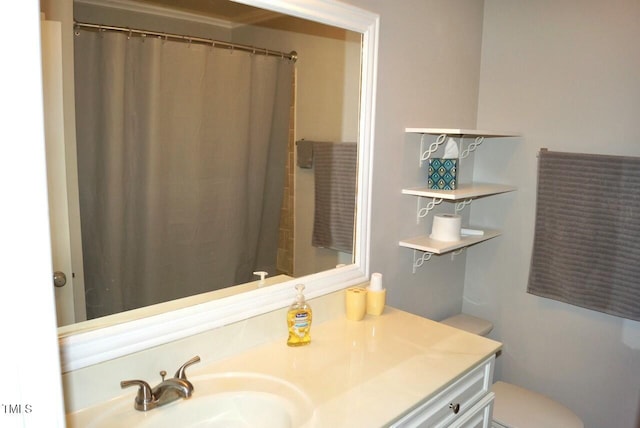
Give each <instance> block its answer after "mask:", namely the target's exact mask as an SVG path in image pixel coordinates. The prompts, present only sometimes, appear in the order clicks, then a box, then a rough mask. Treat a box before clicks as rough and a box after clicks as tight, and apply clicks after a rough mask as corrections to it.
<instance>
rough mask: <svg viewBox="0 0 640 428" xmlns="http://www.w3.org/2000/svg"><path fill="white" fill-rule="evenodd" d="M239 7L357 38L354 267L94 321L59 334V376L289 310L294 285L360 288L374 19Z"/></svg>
mask: <svg viewBox="0 0 640 428" xmlns="http://www.w3.org/2000/svg"><path fill="white" fill-rule="evenodd" d="M237 3H243V4H246V5H251V6H255V7H259V8H262V9H265V10H271V11H274V12H277V13H282V14H287V15H291V16H295V17H298V18H303V19H306V20H310V21H315V22H319V23H322V24H326V25H331V26H335V27H339V28H344V29H347V30H350V31H354V32H357V33H360V34H361V35H362V52H361V67H360V72H361V79H360V88H359V89H360V90H359V105H360V108H359V117H358V125H357V140H358V168H357V183H358V188H357V192H356V195H357V196H356V197H357V201H356V207H357V208H356V221H355V239H354V248H353V250H354V251H353V253H354V259H353V263H351V264H347V265H345V266H340V267H336V268H335V269H329V270H323V271H321V272H317V273H313V274H311V275H307V276H304V277H302V278H297V279H295V280H285V281H284V282H281V283H278V284H274V285H271V286H269V287H262V288H260V287H258V288H255V287H251V288H246V289H245V288H244V287H243V286H238V289H237V290H233V289H231V290H229V291H226V292H223V293H221V294H220V293H218V294H217V295H215V296H214V295H211V296H209V295H199V296H194V297H192V298H186V299H178V300H176V301H170V302H166V303H163V304H160V305H155V307H149V308H142V309H141V310H139V311H137V313H136V314H135V316H132V315H131V314H127V313H124V314H123V316H122V317H121V318H120V319H119V320H118V321H117V323H115V324H114V323H113V322H112V321H111V320H108V319H97V320H94V321H95V322H94V323H93V324H92V325H91V326H90V328H88V329H82V328H80V329H77V328H76V329H74V328H65V329H61V331H60V346H61V353H62V364H63V371H69V370H74V369H78V368H81V367H85V366H88V365H91V364H96V363H99V362H101V361H105V360H108V359H111V358H116V357H118V356H122V355H126V354H128V353H132V352H136V351H138V350H141V349H146V348H148V347H151V346H157V345H160V344H162V343H167V342H169V341H173V340H177V339H179V338H181V337H186V336H188V335H192V334H196V333H199V332H202V331H205V330H207V329H211V328H215V327H219V326H222V325H226V324H228V323H231V322H236V321H239V320H242V319H246V318H249V317H252V316H256V315H259V314H262V313H266V312H268V311H272V310H275V309H278V308H282V307H285V306H288V305H289V304H290V301H291V299H292V297H293V295H294V291H293V286H294V284H296V283H298V282H302V283H304V284H305V285H306V294H307V296H308V297H309V298H313V297H318V296H321V295H324V294H327V293H330V292H333V291H336V290H340V289H342V288H344V287H346V286H349V285H352V284H356V283H359V282H362V281H364V280H366V278H367V276H368V254H369V249H368V247H369V245H368V242H369V215H370V189H369V185H370V174H371V150H372V143H373V141H372V136H373V113H374V93H375V70H376V52H377V44H376V43H377V42H376V40H377V31H378V17H377V15H375V14H372V13H369V12H366V11H363V10H361V9H357V8H354V7H351V6H349V5H345V4H343V3H339V2H333V1H328V0H305V1H300V0H269V1H260V0H247V1H244V0H243V1H238V2H237ZM232 288H233V287H232ZM106 318H109V317H106Z"/></svg>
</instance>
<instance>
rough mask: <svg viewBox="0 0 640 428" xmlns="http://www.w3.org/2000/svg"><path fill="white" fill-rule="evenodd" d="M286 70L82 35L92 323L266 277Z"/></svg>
mask: <svg viewBox="0 0 640 428" xmlns="http://www.w3.org/2000/svg"><path fill="white" fill-rule="evenodd" d="M292 72H293V65H292V64H291V63H290V62H289V61H287V60H283V59H280V58H274V57H265V56H259V55H251V54H248V53H243V52H239V51H235V52H232V51H228V50H223V49H215V48H212V47H210V46H204V45H195V44H192V45H190V44H188V43H179V42H171V41H164V40H159V39H154V38H146V39H145V38H130V39H129V38H127V35H126V34H122V33H109V32H107V33H96V32H91V31H84V30H79V35H78V36H77V37H76V38H75V79H76V123H77V146H78V174H79V188H80V209H81V223H82V242H83V257H84V271H85V284H86V299H87V317H88V318H95V317H99V316H103V315H108V314H111V313H115V312H120V311H123V310H129V309H134V308H138V307H141V306H146V305H150V304H154V303H158V302H163V301H166V300H172V299H176V298H179V297H184V296H189V295H194V294H198V293H202V292H206V291H211V290H215V289H219V288H223V287H227V286H230V285H234V284H238V283H241V282H246V281H250V280H252V279H253V275H252V272H253V271H255V270H267V271H269V272H271V273H274V271H275V264H276V252H277V235H278V221H279V211H280V205H281V201H282V195H283V186H284V167H285V161H286V150H287V136H288V126H289V110H290V99H291V78H292Z"/></svg>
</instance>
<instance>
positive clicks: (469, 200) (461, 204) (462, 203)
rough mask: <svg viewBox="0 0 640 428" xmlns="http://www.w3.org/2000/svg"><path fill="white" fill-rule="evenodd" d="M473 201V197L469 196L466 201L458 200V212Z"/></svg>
mask: <svg viewBox="0 0 640 428" xmlns="http://www.w3.org/2000/svg"><path fill="white" fill-rule="evenodd" d="M472 201H473V199H471V198H469V199H465V200H464V201H460V202H456V213H459V212H460V211H462V210H463V209H465V207H466V206H467V205H471V202H472Z"/></svg>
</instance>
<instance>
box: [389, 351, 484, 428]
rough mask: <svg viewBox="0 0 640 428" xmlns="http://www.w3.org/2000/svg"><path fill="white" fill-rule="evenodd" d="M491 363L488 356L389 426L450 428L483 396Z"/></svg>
mask: <svg viewBox="0 0 640 428" xmlns="http://www.w3.org/2000/svg"><path fill="white" fill-rule="evenodd" d="M494 361H495V356H492V357H491V358H490V359H488V360H486V361H485V362H483V363H482V364H480V365H478V366H477V367H475V368H474V369H473V370H471V371H470V372H469V373H467V374H466V375H464V376H463V377H462V378H460V379H458V380H457V381H455V382H454V383H452V384H451V385H450V386H448V387H447V388H446V389H445V390H444V391H442V392H440V393H439V394H438V395H436V396H435V397H433V398H431V399H430V400H428V401H425V402H424V403H421V404H419V405H418V407H416V408H415V409H413V410H412V411H410V412H409V413H408V414H406V415H405V416H404V417H402V418H401V419H400V420H398V421H396V422H395V423H394V424H392V425H391V426H392V427H394V428H396V427H398V428H400V427H403V428H404V427H428V428H436V427H446V426H449V425H451V424H452V423H454V422H455V421H456V420H457V419H459V418H460V417H461V416H462V415H463V414H465V413H466V412H467V411H468V410H470V409H471V408H472V407H473V406H474V404H476V403H477V402H478V401H479V400H480V399H481V398H483V397H484V396H485V395H487V393H488V392H489V388H490V386H491V381H492V378H493V364H494Z"/></svg>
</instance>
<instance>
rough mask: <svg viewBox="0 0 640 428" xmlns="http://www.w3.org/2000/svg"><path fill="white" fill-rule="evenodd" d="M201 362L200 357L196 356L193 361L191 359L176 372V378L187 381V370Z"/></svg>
mask: <svg viewBox="0 0 640 428" xmlns="http://www.w3.org/2000/svg"><path fill="white" fill-rule="evenodd" d="M199 362H200V357H199V356H198V355H196V356H195V357H193V358H192V359H190V360H189V361H187V362H186V363H184V364H183V365H182V366H181V367H180V368H179V369H178V371H177V372H176V374H175V375H174V377H175V378H178V379H182V380H187V373H186V372H185V371H186V370H187V367H189V366H192V365H194V364H195V363H199Z"/></svg>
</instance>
